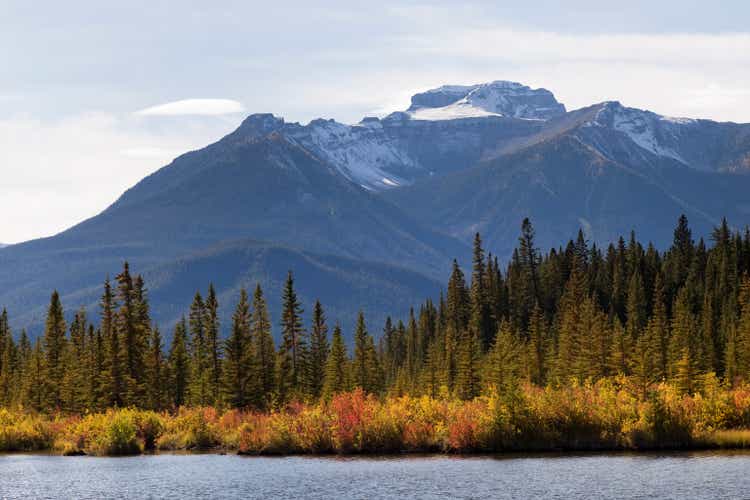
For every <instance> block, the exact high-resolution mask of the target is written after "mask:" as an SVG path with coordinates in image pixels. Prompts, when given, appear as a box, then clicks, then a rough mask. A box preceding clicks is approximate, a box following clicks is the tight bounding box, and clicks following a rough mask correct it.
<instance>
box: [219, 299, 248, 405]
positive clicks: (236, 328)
mask: <svg viewBox="0 0 750 500" xmlns="http://www.w3.org/2000/svg"><path fill="white" fill-rule="evenodd" d="M250 353H251V350H250V305H249V304H248V298H247V291H245V289H244V288H243V289H241V290H240V300H239V302H238V303H237V307H236V309H235V311H234V314H233V315H232V329H231V332H230V334H229V338H228V339H227V340H226V343H225V345H224V366H223V376H224V382H223V391H224V400H225V401H226V403H227V404H228V405H229V406H231V407H232V408H244V407H246V406H247V405H248V404H249V403H250V394H249V393H248V378H249V377H251V376H253V375H254V374H251V373H250V370H249V368H250V366H251V364H252V359H250Z"/></svg>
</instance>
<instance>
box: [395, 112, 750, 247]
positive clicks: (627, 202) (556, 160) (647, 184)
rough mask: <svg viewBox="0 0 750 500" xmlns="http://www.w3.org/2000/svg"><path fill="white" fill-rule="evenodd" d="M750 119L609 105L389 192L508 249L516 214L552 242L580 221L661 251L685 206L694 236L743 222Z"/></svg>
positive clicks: (595, 237)
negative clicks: (703, 117)
mask: <svg viewBox="0 0 750 500" xmlns="http://www.w3.org/2000/svg"><path fill="white" fill-rule="evenodd" d="M748 172H750V126H749V125H738V124H734V123H717V122H713V121H710V120H692V119H683V118H669V117H665V116H661V115H657V114H655V113H652V112H649V111H643V110H638V109H634V108H626V107H624V106H622V105H621V104H620V103H617V102H606V103H602V104H598V105H594V106H591V107H588V108H584V109H582V110H576V111H572V112H570V113H566V114H564V115H559V116H556V117H554V118H552V119H549V120H547V121H546V122H545V123H544V125H543V126H542V127H541V128H540V129H539V130H538V131H537V132H536V133H534V134H531V135H529V136H526V137H521V138H517V139H515V140H512V141H509V142H506V143H504V144H501V145H499V146H498V148H497V149H496V150H495V151H494V152H492V153H489V154H486V155H485V158H484V159H483V160H481V161H479V162H478V163H477V164H476V165H474V166H473V167H470V168H468V169H463V170H461V171H459V172H455V173H451V174H448V175H445V176H442V177H439V178H433V179H428V180H425V181H424V182H421V183H419V184H415V185H413V186H410V187H405V188H403V189H399V190H393V191H389V192H388V193H386V198H388V199H390V200H391V201H393V202H394V203H396V204H397V205H399V206H401V207H402V208H403V209H404V210H405V211H406V212H408V213H409V214H411V215H412V216H413V217H415V218H418V219H419V220H421V221H423V222H426V223H428V224H431V225H432V226H433V227H436V228H440V230H442V231H444V232H446V233H447V234H450V235H452V236H455V237H457V238H461V239H468V238H470V237H471V235H473V234H474V232H476V231H479V232H481V233H482V234H483V235H484V236H485V238H486V240H487V242H488V245H489V246H490V248H493V249H495V250H496V251H498V252H499V253H500V254H501V255H507V254H508V253H509V252H511V251H512V248H513V247H514V246H515V242H516V236H517V234H518V221H519V220H521V219H522V218H523V217H527V216H528V217H531V219H532V220H533V221H534V223H535V225H536V228H537V234H538V235H539V239H538V243H539V244H540V245H541V246H542V247H550V246H556V245H559V244H561V243H562V242H564V240H565V238H568V237H570V235H572V234H575V232H576V231H577V230H578V228H583V229H584V231H585V233H586V235H587V237H588V238H589V239H591V240H592V241H594V242H597V243H599V244H607V243H609V242H611V241H613V240H614V239H616V238H617V237H619V236H620V235H627V234H628V233H629V232H630V231H631V230H636V231H637V232H638V233H639V234H640V235H641V237H644V239H647V240H651V241H653V242H654V243H655V244H657V245H658V246H660V247H665V246H666V245H668V244H669V241H667V240H665V239H664V236H665V235H668V234H670V231H669V230H670V229H671V228H672V227H673V226H674V223H675V220H676V219H677V217H679V215H680V214H682V213H685V214H687V215H688V217H689V219H690V220H691V223H692V225H693V226H694V230H695V231H696V234H698V235H704V236H705V235H708V234H709V233H710V231H711V229H712V228H713V227H714V226H715V225H717V224H719V223H720V221H721V218H722V217H727V218H728V219H729V220H730V221H731V222H732V223H734V224H743V225H744V224H747V222H748V215H749V214H750V204H748V203H747V195H746V193H747V192H748V189H749V188H750V176H748V175H740V174H743V173H748Z"/></svg>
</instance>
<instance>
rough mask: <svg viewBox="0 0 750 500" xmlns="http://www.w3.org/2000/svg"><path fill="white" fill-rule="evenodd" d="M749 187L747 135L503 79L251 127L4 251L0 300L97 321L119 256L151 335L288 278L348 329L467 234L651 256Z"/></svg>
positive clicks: (407, 294)
mask: <svg viewBox="0 0 750 500" xmlns="http://www.w3.org/2000/svg"><path fill="white" fill-rule="evenodd" d="M747 174H750V125H747V124H735V123H719V122H715V121H711V120H700V119H687V118H671V117H666V116H662V115H659V114H656V113H653V112H650V111H645V110H639V109H635V108H628V107H626V106H623V105H622V104H620V103H618V102H614V101H612V102H604V103H599V104H594V105H592V106H588V107H585V108H582V109H577V110H572V111H568V110H566V108H565V106H564V105H563V104H562V103H560V102H558V101H557V100H556V99H555V97H554V95H553V94H552V93H551V92H550V91H548V90H546V89H533V88H530V87H528V86H525V85H522V84H520V83H515V82H506V81H495V82H491V83H485V84H476V85H446V86H442V87H439V88H436V89H432V90H427V91H425V92H421V93H418V94H416V95H414V96H413V97H412V99H411V104H410V106H409V107H408V108H407V109H406V110H405V111H399V112H394V113H391V114H389V115H388V116H385V117H383V118H375V117H366V118H364V119H362V121H360V122H359V123H356V124H343V123H340V122H337V121H335V120H330V119H316V120H313V121H311V122H310V123H308V124H299V123H293V122H287V121H285V120H284V119H283V118H281V117H277V116H274V115H272V114H253V115H250V116H249V117H247V118H246V119H245V120H244V121H243V122H242V123H241V124H240V126H239V127H238V128H237V129H236V130H235V131H234V132H232V133H231V134H229V135H227V136H226V137H224V138H222V139H221V140H219V141H218V142H216V143H215V144H211V145H209V146H207V147H205V148H203V149H200V150H198V151H192V152H189V153H186V154H184V155H182V156H180V157H178V158H177V159H175V160H174V161H173V162H172V163H170V164H169V165H167V166H165V167H164V168H162V169H160V170H158V171H157V172H155V173H154V174H152V175H150V176H148V177H146V178H145V179H143V180H142V181H141V182H139V183H138V184H136V185H135V186H133V187H132V188H131V189H129V190H128V191H126V192H125V193H124V194H123V195H122V196H121V197H120V198H119V199H118V200H116V201H115V202H114V203H113V204H112V205H111V206H110V207H108V208H107V209H106V210H105V211H104V212H102V213H101V214H99V215H97V216H95V217H92V218H91V219H89V220H86V221H83V222H81V223H80V224H78V225H76V226H74V227H72V228H70V229H68V230H67V231H64V232H62V233H60V234H58V235H56V236H53V237H51V238H44V239H40V240H34V241H30V242H26V243H22V244H17V245H12V246H10V247H6V248H3V249H2V251H0V305H4V306H7V307H8V309H9V312H10V314H11V317H12V318H14V326H15V327H17V328H18V327H30V328H31V329H32V332H38V331H39V328H40V325H41V324H42V320H43V315H44V307H45V305H46V302H47V300H48V298H49V293H50V292H51V290H52V289H58V290H59V291H60V292H61V294H62V297H63V300H64V304H65V305H66V307H67V310H68V311H69V312H70V311H72V310H75V309H76V308H77V307H79V306H81V305H86V306H88V307H89V308H91V307H95V302H96V297H97V296H98V295H99V294H100V291H101V283H102V281H103V279H104V276H106V275H107V274H109V275H110V276H113V275H115V274H116V273H117V272H118V270H119V269H120V267H121V265H122V262H123V261H124V260H128V261H130V263H131V266H132V267H133V269H134V270H135V271H136V272H143V273H144V274H145V275H146V277H147V280H150V281H148V282H147V284H148V283H150V287H151V295H152V309H153V311H154V315H155V317H156V318H157V319H158V320H159V321H160V322H163V323H164V324H165V325H168V324H170V323H171V322H173V321H174V320H175V319H176V318H177V317H178V316H179V315H180V314H181V312H183V311H184V309H185V307H186V306H187V304H188V303H189V301H190V300H191V298H192V295H193V294H194V292H195V290H197V289H205V287H206V286H207V283H208V281H210V280H214V281H216V285H217V289H218V292H219V295H220V297H222V299H223V301H224V303H225V304H224V307H225V308H231V306H232V304H233V302H234V300H235V299H234V298H233V297H236V294H237V290H238V288H239V287H240V286H242V285H252V283H253V282H254V281H255V280H259V281H260V282H261V283H262V284H263V286H264V288H266V289H267V290H268V295H269V301H270V302H271V303H272V304H273V303H274V301H275V300H276V299H277V297H275V294H277V292H278V283H279V282H280V280H281V279H282V277H283V275H284V274H285V272H286V270H287V269H288V268H291V269H293V270H294V271H295V272H297V273H298V285H299V287H300V290H301V294H302V295H303V297H304V299H305V301H306V302H311V301H312V300H313V298H314V297H315V296H316V295H320V296H321V299H323V298H324V299H325V300H324V305H326V303H327V304H328V305H329V306H330V308H331V311H334V312H335V315H332V316H330V319H331V320H332V321H335V320H336V319H340V320H341V321H344V322H345V327H346V328H347V329H348V328H349V326H350V324H348V323H347V322H348V321H351V318H353V317H354V315H355V314H356V312H357V310H358V309H359V308H360V307H361V308H362V309H363V310H364V311H365V313H366V314H367V315H368V317H372V318H377V319H380V318H382V317H383V316H384V315H385V314H386V313H387V312H388V311H393V312H394V314H402V313H404V311H406V310H407V308H408V306H409V305H412V304H414V303H417V302H418V301H420V300H422V299H423V298H424V297H425V296H426V295H430V294H432V296H434V294H435V293H436V292H437V291H439V283H442V282H443V280H444V279H445V278H446V275H447V273H448V270H449V267H450V262H451V260H452V259H453V258H454V257H455V258H458V259H459V260H460V261H461V262H463V263H468V259H467V257H468V255H469V249H468V246H467V244H466V243H467V242H470V241H471V238H472V237H473V234H474V233H475V232H476V231H480V232H481V233H482V234H483V237H484V239H485V241H486V243H487V245H486V246H487V248H488V250H490V251H492V252H493V253H495V254H497V255H500V256H501V257H503V258H507V256H508V255H509V253H510V252H511V251H512V248H513V247H514V246H515V243H516V241H517V236H518V231H519V226H520V221H521V220H522V219H523V218H524V217H527V216H529V217H531V218H532V221H533V222H534V224H535V227H536V229H537V237H538V244H539V246H541V247H544V248H546V247H550V246H557V245H560V244H563V243H565V240H566V239H567V238H568V237H570V236H571V235H572V234H575V232H576V231H577V230H578V228H579V227H581V228H583V229H584V231H585V233H586V236H587V237H588V238H589V239H590V240H591V241H593V242H597V243H600V244H606V243H609V242H610V241H611V240H612V239H614V238H616V237H618V236H620V235H621V234H625V235H627V233H629V232H630V231H631V230H636V231H638V233H639V235H640V236H641V237H642V238H643V239H647V240H648V239H651V240H653V241H654V243H655V244H657V245H658V246H660V247H664V246H666V245H668V244H669V242H668V241H665V240H664V239H663V238H664V236H663V235H665V234H669V232H670V230H671V228H672V227H673V226H674V224H675V221H676V220H677V217H678V216H679V215H680V214H681V213H686V214H687V215H688V217H689V218H690V221H691V225H692V227H693V230H694V234H695V235H696V236H706V235H708V234H709V233H710V230H711V228H712V227H713V226H714V225H715V224H718V223H719V222H720V220H721V218H722V217H724V216H726V217H728V218H729V220H730V222H731V223H732V224H737V225H745V224H747V222H748V216H750V203H749V202H748V201H747V195H746V193H747V192H749V191H748V188H750V175H747ZM306 279H309V282H305V281H306ZM430 290H432V292H430ZM228 310H229V309H224V310H223V311H222V314H223V315H224V318H225V326H226V318H227V314H228ZM378 327H379V325H378V324H377V322H376V323H374V324H371V328H372V329H373V330H374V331H375V330H376V329H377V328H378ZM347 333H350V332H347Z"/></svg>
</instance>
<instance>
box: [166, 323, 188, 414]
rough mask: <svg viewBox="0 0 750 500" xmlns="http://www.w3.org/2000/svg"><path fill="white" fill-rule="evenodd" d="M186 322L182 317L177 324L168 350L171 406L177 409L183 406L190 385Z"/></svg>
mask: <svg viewBox="0 0 750 500" xmlns="http://www.w3.org/2000/svg"><path fill="white" fill-rule="evenodd" d="M187 342H188V340H187V321H186V320H185V317H184V316H183V318H182V320H181V321H179V322H178V323H177V325H176V326H175V329H174V334H173V335H172V346H171V347H170V349H169V372H170V390H171V391H170V392H171V404H172V405H173V406H174V407H175V408H177V407H180V406H183V405H185V403H186V402H187V396H188V387H189V384H190V357H189V355H188V349H187Z"/></svg>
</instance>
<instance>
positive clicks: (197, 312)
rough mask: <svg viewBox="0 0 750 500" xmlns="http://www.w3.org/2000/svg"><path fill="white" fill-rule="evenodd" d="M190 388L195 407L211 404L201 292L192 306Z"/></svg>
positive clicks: (190, 317)
mask: <svg viewBox="0 0 750 500" xmlns="http://www.w3.org/2000/svg"><path fill="white" fill-rule="evenodd" d="M188 326H189V329H190V344H189V347H190V348H189V352H190V375H191V377H190V387H189V391H188V393H189V398H188V401H189V403H190V404H191V405H193V406H206V405H208V404H210V403H211V395H210V384H211V379H210V376H211V374H210V372H209V368H210V365H209V356H208V346H207V343H206V306H205V304H204V302H203V297H202V296H201V294H200V292H196V294H195V296H194V297H193V303H192V304H191V305H190V315H189V320H188Z"/></svg>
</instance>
